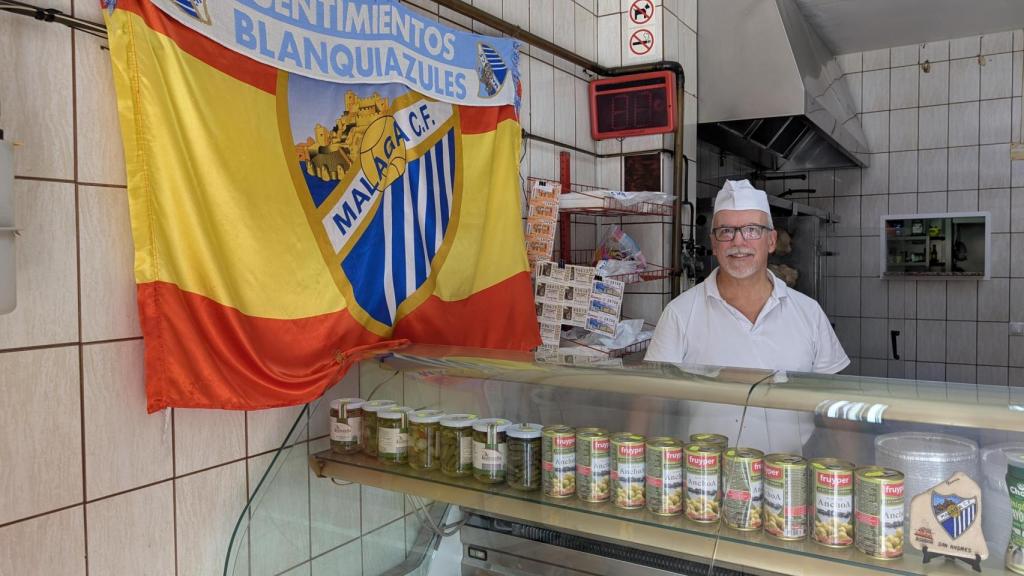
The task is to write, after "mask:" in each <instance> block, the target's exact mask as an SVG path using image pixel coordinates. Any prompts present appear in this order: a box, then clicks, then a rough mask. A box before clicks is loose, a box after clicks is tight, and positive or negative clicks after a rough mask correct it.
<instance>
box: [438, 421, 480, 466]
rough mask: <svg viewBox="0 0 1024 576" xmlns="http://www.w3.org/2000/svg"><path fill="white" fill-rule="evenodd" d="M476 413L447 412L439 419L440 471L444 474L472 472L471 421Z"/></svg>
mask: <svg viewBox="0 0 1024 576" xmlns="http://www.w3.org/2000/svg"><path fill="white" fill-rule="evenodd" d="M474 422H476V414H449V415H447V416H445V417H444V418H442V419H441V472H443V473H444V474H445V475H446V476H455V477H458V476H469V475H470V474H472V473H473V423H474Z"/></svg>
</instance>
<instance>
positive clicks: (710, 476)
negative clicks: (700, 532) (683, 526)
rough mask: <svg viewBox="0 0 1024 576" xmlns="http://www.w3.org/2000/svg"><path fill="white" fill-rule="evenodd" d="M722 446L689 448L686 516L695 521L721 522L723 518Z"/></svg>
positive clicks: (687, 447) (690, 445) (694, 446)
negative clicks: (720, 519)
mask: <svg viewBox="0 0 1024 576" xmlns="http://www.w3.org/2000/svg"><path fill="white" fill-rule="evenodd" d="M721 474H722V447H721V446H719V445H718V444H703V443H696V442H695V443H690V444H687V445H686V517H687V518H689V519H690V520H693V521H694V522H705V523H710V522H718V520H719V518H721V515H722V510H721V508H722V486H721Z"/></svg>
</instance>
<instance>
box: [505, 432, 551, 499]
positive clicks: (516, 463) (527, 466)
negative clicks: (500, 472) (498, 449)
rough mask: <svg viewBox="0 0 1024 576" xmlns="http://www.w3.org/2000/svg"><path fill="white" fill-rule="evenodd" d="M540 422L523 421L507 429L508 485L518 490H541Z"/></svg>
mask: <svg viewBox="0 0 1024 576" xmlns="http://www.w3.org/2000/svg"><path fill="white" fill-rule="evenodd" d="M542 430H543V428H542V427H541V425H540V424H529V423H525V422H524V423H522V424H516V425H514V426H510V427H509V429H508V430H506V431H505V434H506V436H507V437H508V473H507V477H508V485H509V486H511V487H512V488H515V489H516V490H539V489H540V484H541V476H540V467H541V463H540V444H541V441H540V438H541V435H542V434H543V432H542Z"/></svg>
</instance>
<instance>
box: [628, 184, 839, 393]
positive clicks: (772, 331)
mask: <svg viewBox="0 0 1024 576" xmlns="http://www.w3.org/2000/svg"><path fill="white" fill-rule="evenodd" d="M711 226H712V228H711V246H712V252H713V253H714V255H715V258H716V259H717V260H718V264H719V266H718V268H716V269H715V270H714V271H712V272H711V274H710V275H709V276H708V278H707V279H706V280H705V281H704V282H702V283H700V284H698V285H697V286H694V287H693V288H691V289H689V290H687V291H686V292H684V293H683V294H681V295H680V296H679V297H678V298H676V299H674V300H672V302H670V303H669V305H668V306H667V307H666V308H665V311H664V312H662V314H661V318H660V319H659V320H658V326H657V328H655V330H654V337H653V338H652V339H651V343H650V346H649V347H648V350H647V356H646V359H647V360H651V361H658V362H673V363H685V364H705V365H712V366H735V367H741V368H763V369H768V370H789V371H798V372H819V373H825V374H835V373H836V372H839V371H840V370H842V369H843V368H845V367H846V366H847V365H848V364H849V363H850V359H849V358H847V357H846V353H845V352H843V347H842V346H841V345H840V344H839V340H838V339H837V338H836V335H835V332H833V331H832V326H831V324H829V321H828V318H827V317H826V316H825V313H824V312H823V311H822V310H821V306H819V305H818V303H817V302H815V301H814V300H812V299H811V298H809V297H807V296H805V295H803V294H801V293H800V292H797V291H796V290H790V289H789V288H787V287H786V283H785V282H783V281H782V280H780V279H779V278H777V277H776V276H775V275H774V274H772V273H771V272H770V271H769V270H768V255H769V254H771V253H772V252H774V251H775V242H776V232H775V230H774V229H773V226H772V217H771V213H770V212H769V209H768V196H767V195H766V194H765V193H764V191H762V190H758V189H757V188H754V187H753V186H751V184H750V182H748V181H747V180H740V181H733V180H726V181H725V186H723V187H722V189H721V190H720V191H719V192H718V197H717V198H715V214H714V217H713V218H712V224H711Z"/></svg>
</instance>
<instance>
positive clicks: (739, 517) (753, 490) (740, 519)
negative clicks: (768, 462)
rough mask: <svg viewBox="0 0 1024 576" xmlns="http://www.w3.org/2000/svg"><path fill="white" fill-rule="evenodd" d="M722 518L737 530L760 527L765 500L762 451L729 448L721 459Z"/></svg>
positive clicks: (757, 528)
mask: <svg viewBox="0 0 1024 576" xmlns="http://www.w3.org/2000/svg"><path fill="white" fill-rule="evenodd" d="M722 485H723V488H722V519H723V520H724V521H725V524H726V525H727V526H729V527H730V528H735V529H736V530H759V529H760V528H761V525H762V523H763V522H762V520H761V514H762V511H761V506H762V503H763V501H764V453H763V452H761V451H760V450H755V449H753V448H729V449H728V450H726V451H725V456H724V457H723V459H722Z"/></svg>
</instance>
